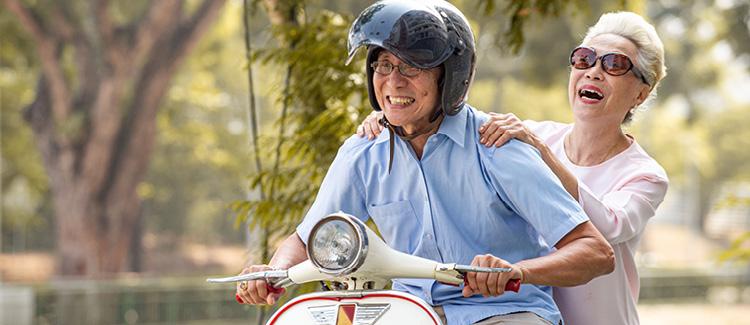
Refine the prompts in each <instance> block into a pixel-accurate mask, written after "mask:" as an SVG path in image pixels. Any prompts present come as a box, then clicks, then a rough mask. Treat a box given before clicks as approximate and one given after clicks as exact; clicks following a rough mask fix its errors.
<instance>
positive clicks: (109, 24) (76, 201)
mask: <svg viewBox="0 0 750 325" xmlns="http://www.w3.org/2000/svg"><path fill="white" fill-rule="evenodd" d="M3 4H4V5H5V7H6V8H7V9H8V10H9V11H11V12H12V13H14V14H15V16H16V18H17V19H18V22H19V23H20V25H21V26H23V27H24V29H25V30H26V31H27V32H28V33H29V35H30V37H31V39H33V42H34V47H35V49H36V54H37V56H38V60H39V62H40V66H41V69H40V76H39V78H38V83H37V88H36V91H35V95H34V99H33V101H32V102H31V104H29V105H28V106H27V107H26V109H25V115H24V117H25V118H26V120H27V121H28V122H29V124H30V125H31V129H32V131H33V133H34V138H35V143H36V146H37V148H38V149H39V152H40V154H41V157H42V162H43V165H44V168H45V170H46V173H47V175H48V177H49V188H50V190H51V197H52V202H53V207H54V211H55V212H54V215H55V225H56V233H57V248H58V250H59V252H58V253H59V254H58V256H59V262H60V263H59V270H58V271H59V273H60V274H63V275H91V276H102V275H106V274H110V273H112V272H117V271H120V270H122V269H123V267H124V264H125V262H126V260H127V256H128V249H129V247H130V243H131V241H132V239H133V235H134V233H133V231H134V227H135V225H137V224H138V223H139V221H138V219H139V218H140V216H141V206H140V198H139V197H138V195H137V193H136V188H137V186H138V184H140V183H141V181H142V180H143V177H144V175H145V174H146V170H147V167H148V162H149V158H150V156H151V152H152V147H153V145H154V135H155V130H156V112H157V111H158V108H159V104H160V102H161V99H162V97H163V95H164V93H165V92H166V91H167V89H168V85H169V82H170V80H171V78H172V76H173V75H174V73H175V71H176V68H177V66H178V65H179V63H180V62H182V60H183V59H184V57H185V56H186V54H187V53H189V52H190V51H191V50H192V49H193V48H194V47H195V44H196V42H197V40H198V39H199V38H200V36H201V35H202V34H203V33H204V32H205V30H206V29H207V28H208V27H209V26H210V25H211V22H212V21H213V20H214V19H215V17H216V16H217V13H218V12H219V9H220V8H221V7H222V5H223V4H224V1H203V2H200V3H198V2H182V1H154V2H143V3H137V4H133V3H130V4H125V3H121V2H118V3H110V2H109V1H63V2H60V1H36V2H33V3H24V2H21V1H19V0H4V2H3Z"/></svg>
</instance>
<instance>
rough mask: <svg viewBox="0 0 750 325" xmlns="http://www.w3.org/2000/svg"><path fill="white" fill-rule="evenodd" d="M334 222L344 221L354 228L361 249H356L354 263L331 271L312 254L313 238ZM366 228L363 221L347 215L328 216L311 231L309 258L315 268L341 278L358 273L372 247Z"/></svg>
mask: <svg viewBox="0 0 750 325" xmlns="http://www.w3.org/2000/svg"><path fill="white" fill-rule="evenodd" d="M333 220H342V221H344V222H346V223H347V224H348V225H349V226H351V227H352V229H353V230H354V233H355V235H356V236H357V239H359V240H358V242H359V247H355V250H356V252H357V254H356V255H355V257H354V258H353V259H352V262H351V263H350V264H349V265H347V266H345V267H343V268H338V269H331V268H327V267H324V266H323V265H321V264H320V263H318V261H317V260H315V259H314V258H313V254H312V249H313V245H312V243H313V238H314V237H315V235H316V233H317V232H318V230H319V229H320V227H322V226H323V225H325V224H326V223H328V222H330V221H333ZM366 227H367V226H365V224H364V223H363V222H362V221H360V220H359V219H357V218H355V217H353V216H351V215H348V214H345V213H334V214H330V215H328V216H326V217H325V218H323V219H321V220H320V221H318V223H316V224H315V226H313V228H312V230H311V231H310V235H309V237H308V239H307V258H308V259H309V260H310V261H311V262H312V263H313V265H315V267H317V268H318V269H319V270H320V272H323V273H325V274H330V275H333V276H340V275H346V274H349V273H352V272H355V271H357V269H359V267H360V266H362V264H364V262H365V257H366V256H367V251H368V249H369V246H370V245H369V242H368V240H367V230H366Z"/></svg>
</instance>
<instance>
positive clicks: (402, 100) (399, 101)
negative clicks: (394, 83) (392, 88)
mask: <svg viewBox="0 0 750 325" xmlns="http://www.w3.org/2000/svg"><path fill="white" fill-rule="evenodd" d="M388 100H389V101H390V102H391V104H394V105H409V104H411V103H413V102H414V98H410V97H398V96H388Z"/></svg>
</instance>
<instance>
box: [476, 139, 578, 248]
mask: <svg viewBox="0 0 750 325" xmlns="http://www.w3.org/2000/svg"><path fill="white" fill-rule="evenodd" d="M487 150H490V151H491V156H490V157H491V158H490V159H487V160H486V161H485V169H486V172H487V174H488V176H489V180H490V182H491V184H492V186H493V187H494V188H495V190H496V191H497V193H498V196H499V197H500V199H502V200H503V201H504V202H505V203H506V204H507V205H508V206H509V207H510V208H511V209H512V210H513V211H515V212H516V213H517V214H518V215H519V216H521V218H524V219H525V220H526V221H527V222H529V224H531V226H532V227H534V229H535V230H536V231H537V232H538V233H539V234H540V235H541V236H542V237H543V238H544V240H545V241H546V242H547V243H548V244H549V245H551V246H554V245H555V244H557V242H558V241H560V239H562V238H563V237H564V236H565V235H567V234H568V233H569V232H570V231H571V230H573V228H575V227H576V226H578V225H579V224H581V223H583V222H586V221H588V218H587V217H586V214H585V213H584V211H583V210H582V209H581V206H580V205H579V204H578V203H577V202H576V201H575V200H574V199H573V197H572V196H570V194H568V192H566V191H565V189H564V188H563V187H562V184H561V183H560V181H559V180H558V179H557V177H556V176H555V175H554V174H553V173H552V171H551V170H550V169H549V168H548V167H547V165H545V164H544V161H542V158H541V157H540V156H539V153H538V152H537V151H536V150H534V149H533V148H532V147H531V146H528V145H526V144H524V143H521V142H520V141H518V140H511V141H509V142H508V143H507V144H505V145H504V146H502V147H500V148H496V149H493V148H489V149H487Z"/></svg>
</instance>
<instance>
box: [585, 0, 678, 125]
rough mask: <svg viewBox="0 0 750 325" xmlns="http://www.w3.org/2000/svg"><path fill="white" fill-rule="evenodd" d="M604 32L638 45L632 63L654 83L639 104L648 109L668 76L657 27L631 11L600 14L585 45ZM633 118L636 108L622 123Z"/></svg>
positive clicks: (590, 29) (589, 31)
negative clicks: (658, 88)
mask: <svg viewBox="0 0 750 325" xmlns="http://www.w3.org/2000/svg"><path fill="white" fill-rule="evenodd" d="M602 34H614V35H618V36H622V37H624V38H627V39H628V40H630V41H631V42H633V44H635V46H636V48H637V56H636V58H635V62H633V64H634V65H635V66H636V67H637V68H638V70H640V71H641V72H642V73H643V76H644V77H645V79H646V81H648V83H649V84H650V85H651V93H650V94H649V96H648V98H647V99H646V100H645V101H644V102H643V103H642V104H641V105H640V106H639V107H638V108H639V109H641V108H642V109H645V108H646V107H648V104H649V103H650V102H651V101H652V100H653V99H654V98H655V97H656V88H657V86H658V85H659V82H660V81H661V80H662V79H663V78H664V76H666V75H667V67H666V66H665V65H664V44H662V42H661V39H660V38H659V35H658V34H656V29H654V26H653V25H651V24H650V23H648V22H647V21H646V20H645V19H643V17H641V16H640V15H638V14H636V13H632V12H629V11H619V12H610V13H605V14H603V15H602V16H601V17H599V21H598V22H596V25H594V26H591V27H590V28H589V30H588V32H586V37H584V38H583V42H582V43H581V44H582V45H585V44H587V43H589V42H590V41H591V39H592V38H594V37H596V36H599V35H602ZM632 118H633V110H631V111H630V112H628V113H627V114H626V115H625V120H624V121H623V123H628V122H630V120H632Z"/></svg>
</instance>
